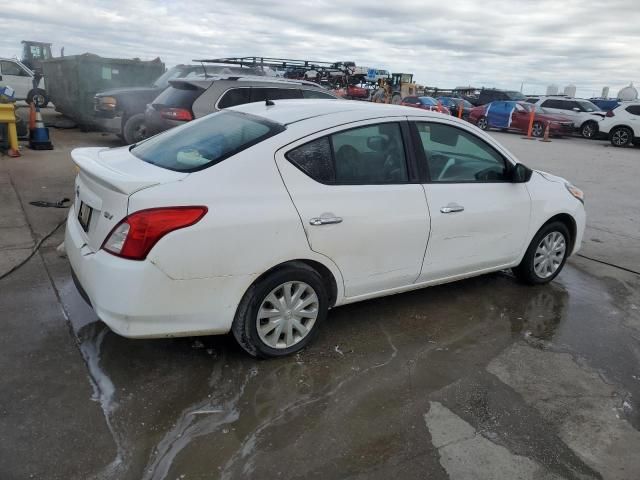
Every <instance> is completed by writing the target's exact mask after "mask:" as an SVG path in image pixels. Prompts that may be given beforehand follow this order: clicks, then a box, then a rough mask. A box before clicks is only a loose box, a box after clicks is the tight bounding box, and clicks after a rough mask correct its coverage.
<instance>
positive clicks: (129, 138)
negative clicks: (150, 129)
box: [122, 113, 147, 145]
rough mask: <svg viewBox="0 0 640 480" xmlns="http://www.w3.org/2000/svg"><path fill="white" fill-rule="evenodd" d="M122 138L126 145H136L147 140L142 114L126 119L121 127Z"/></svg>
mask: <svg viewBox="0 0 640 480" xmlns="http://www.w3.org/2000/svg"><path fill="white" fill-rule="evenodd" d="M122 138H123V140H124V141H125V143H126V144H127V145H131V144H133V143H138V142H140V141H142V140H144V139H145V138H147V127H146V125H145V123H144V113H138V114H136V115H133V116H131V117H129V118H128V119H127V121H126V122H125V124H124V126H123V127H122Z"/></svg>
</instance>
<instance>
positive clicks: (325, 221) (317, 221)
mask: <svg viewBox="0 0 640 480" xmlns="http://www.w3.org/2000/svg"><path fill="white" fill-rule="evenodd" d="M309 223H310V224H311V225H316V226H317V225H331V224H333V223H342V218H341V217H333V216H332V217H329V216H326V217H315V218H312V219H311V220H309Z"/></svg>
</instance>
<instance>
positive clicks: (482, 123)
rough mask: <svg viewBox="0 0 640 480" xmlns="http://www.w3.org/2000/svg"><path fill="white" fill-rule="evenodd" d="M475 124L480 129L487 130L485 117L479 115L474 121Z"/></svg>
mask: <svg viewBox="0 0 640 480" xmlns="http://www.w3.org/2000/svg"><path fill="white" fill-rule="evenodd" d="M476 126H477V127H478V128H479V129H481V130H487V129H488V128H489V122H487V117H480V118H479V119H478V121H477V122H476Z"/></svg>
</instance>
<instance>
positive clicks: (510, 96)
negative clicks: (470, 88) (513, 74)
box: [471, 88, 527, 105]
mask: <svg viewBox="0 0 640 480" xmlns="http://www.w3.org/2000/svg"><path fill="white" fill-rule="evenodd" d="M526 99H527V98H526V97H525V96H524V95H523V94H522V93H520V92H518V91H516V90H500V89H498V88H483V89H482V90H480V95H478V99H477V100H476V101H475V102H471V103H473V104H474V105H486V104H487V103H491V102H495V101H496V100H504V101H523V100H526Z"/></svg>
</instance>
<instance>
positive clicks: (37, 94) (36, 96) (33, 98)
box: [27, 88, 49, 108]
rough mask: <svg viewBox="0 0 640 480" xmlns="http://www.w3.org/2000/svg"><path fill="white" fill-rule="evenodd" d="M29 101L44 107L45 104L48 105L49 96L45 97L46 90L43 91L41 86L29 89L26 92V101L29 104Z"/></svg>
mask: <svg viewBox="0 0 640 480" xmlns="http://www.w3.org/2000/svg"><path fill="white" fill-rule="evenodd" d="M31 102H33V103H34V104H36V105H37V106H38V107H40V108H44V107H46V106H47V105H49V97H47V92H45V91H44V90H43V89H41V88H36V89H34V90H31V91H30V92H29V93H28V94H27V103H28V104H31Z"/></svg>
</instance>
